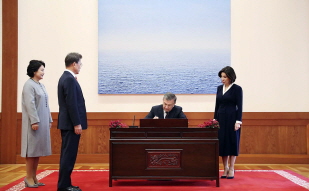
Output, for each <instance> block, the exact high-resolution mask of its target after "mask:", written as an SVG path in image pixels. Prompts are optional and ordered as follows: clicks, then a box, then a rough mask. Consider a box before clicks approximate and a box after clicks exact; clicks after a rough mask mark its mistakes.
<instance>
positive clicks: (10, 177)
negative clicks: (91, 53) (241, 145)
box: [0, 163, 309, 188]
mask: <svg viewBox="0 0 309 191" xmlns="http://www.w3.org/2000/svg"><path fill="white" fill-rule="evenodd" d="M108 167H109V164H108V163H103V164H93V163H92V164H76V165H75V168H74V169H80V170H87V169H108ZM58 168H59V165H57V164H39V167H38V169H41V170H55V169H58ZM220 169H223V168H222V166H221V165H220ZM235 169H236V170H237V169H239V170H292V171H294V172H296V173H298V174H300V175H303V176H305V177H307V178H309V164H285V165H283V164H278V165H276V164H237V165H236V166H235ZM25 173H26V172H25V165H24V164H0V188H1V187H3V186H5V185H7V184H9V183H11V182H13V181H15V180H18V179H20V178H23V177H25Z"/></svg>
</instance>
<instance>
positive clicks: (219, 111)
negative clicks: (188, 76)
mask: <svg viewBox="0 0 309 191" xmlns="http://www.w3.org/2000/svg"><path fill="white" fill-rule="evenodd" d="M218 76H219V77H220V78H221V81H222V85H220V86H218V88H217V96H216V107H215V114H214V119H216V120H218V122H219V125H220V129H219V132H218V138H219V156H221V157H222V162H223V166H224V172H223V174H222V176H221V178H227V179H233V178H234V172H235V171H234V164H235V161H236V157H237V156H238V154H239V140H240V127H241V124H242V122H241V120H242V99H243V98H242V97H243V94H242V88H241V87H240V86H238V85H236V84H234V82H235V80H236V74H235V72H234V69H233V68H232V67H230V66H226V67H224V68H223V69H222V70H220V72H219V73H218Z"/></svg>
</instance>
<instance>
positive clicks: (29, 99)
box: [22, 82, 40, 124]
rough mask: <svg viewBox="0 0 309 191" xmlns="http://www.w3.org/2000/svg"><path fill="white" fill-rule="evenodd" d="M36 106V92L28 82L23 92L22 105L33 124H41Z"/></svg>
mask: <svg viewBox="0 0 309 191" xmlns="http://www.w3.org/2000/svg"><path fill="white" fill-rule="evenodd" d="M37 102H38V100H37ZM36 104H37V103H36V98H35V90H34V88H33V87H32V86H31V85H30V84H29V83H27V82H26V83H25V85H24V87H23V92H22V105H23V106H24V107H23V108H24V109H25V110H26V111H25V112H27V114H28V116H29V119H30V123H31V124H34V123H38V122H40V118H39V115H38V112H37V106H36Z"/></svg>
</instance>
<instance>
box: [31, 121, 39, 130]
mask: <svg viewBox="0 0 309 191" xmlns="http://www.w3.org/2000/svg"><path fill="white" fill-rule="evenodd" d="M31 129H32V130H34V131H36V130H38V129H39V124H38V123H33V124H32V125H31Z"/></svg>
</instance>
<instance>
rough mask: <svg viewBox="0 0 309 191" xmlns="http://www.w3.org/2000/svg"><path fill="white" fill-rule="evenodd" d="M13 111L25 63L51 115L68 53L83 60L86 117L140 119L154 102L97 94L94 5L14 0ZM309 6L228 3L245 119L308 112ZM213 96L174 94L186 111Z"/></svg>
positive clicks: (153, 98) (267, 0)
mask: <svg viewBox="0 0 309 191" xmlns="http://www.w3.org/2000/svg"><path fill="white" fill-rule="evenodd" d="M18 3H19V7H18V11H19V13H18V14H19V20H18V22H19V36H18V38H19V44H18V45H19V49H18V55H19V58H18V60H19V68H18V111H19V112H20V111H21V104H20V99H21V91H22V86H23V84H24V82H25V81H26V80H27V78H28V77H27V75H26V67H27V65H28V62H29V60H31V59H41V60H43V61H45V63H46V70H45V71H46V75H45V76H44V80H42V83H44V84H45V86H46V88H47V90H48V93H49V98H50V107H51V111H52V112H57V111H58V104H57V82H58V79H59V76H60V75H61V74H62V72H63V70H64V61H63V60H64V57H65V55H66V54H67V53H68V52H71V51H76V52H80V53H82V54H83V57H84V58H83V64H84V65H83V68H82V71H81V73H80V74H79V82H80V84H81V86H82V88H83V92H84V96H85V99H86V104H87V110H88V111H89V112H101V111H102V112H107V111H109V112H113V111H115V112H121V111H126V112H145V111H149V109H150V107H151V106H152V105H155V104H159V103H161V100H162V96H161V95H98V90H97V82H98V78H97V73H98V65H97V63H98V55H97V52H98V45H97V42H98V35H97V31H98V26H97V23H98V19H97V1H95V0H90V1H89V0H79V1H76V0H66V1H60V0H45V1H38V0H27V1H24V0H19V2H18ZM308 10H309V1H308V0H297V1H294V0H259V1H255V0H246V1H244V0H231V23H232V25H231V26H232V27H231V28H232V29H231V30H232V31H231V35H232V36H231V41H232V47H231V50H232V66H233V67H234V69H235V70H236V73H237V77H238V78H237V81H236V83H237V84H239V85H241V86H242V87H243V90H244V111H245V112H262V111H263V112H281V111H285V112H308V111H309V99H308V97H309V85H308V72H309V35H308V34H309V11H308ZM214 102H215V95H179V96H178V104H179V105H181V106H183V108H184V111H185V112H186V111H187V112H204V111H206V112H212V111H213V110H214Z"/></svg>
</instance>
